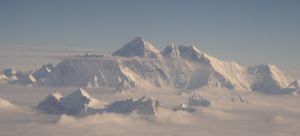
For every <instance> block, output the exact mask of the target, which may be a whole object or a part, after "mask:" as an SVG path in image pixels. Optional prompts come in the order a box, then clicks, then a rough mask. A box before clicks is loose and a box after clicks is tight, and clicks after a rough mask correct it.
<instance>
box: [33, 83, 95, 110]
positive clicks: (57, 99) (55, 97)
mask: <svg viewBox="0 0 300 136" xmlns="http://www.w3.org/2000/svg"><path fill="white" fill-rule="evenodd" d="M96 103H98V100H97V99H95V98H92V97H91V96H90V95H89V94H88V93H87V91H85V90H83V89H81V88H80V89H78V90H76V91H74V92H73V93H71V94H70V95H68V96H66V97H63V96H62V95H61V93H59V92H54V93H51V94H49V95H48V96H47V97H46V98H45V99H44V100H42V101H41V102H40V103H39V104H38V106H37V109H39V110H41V111H44V112H46V113H51V114H69V115H85V114H88V112H89V111H91V110H93V106H94V105H95V104H96Z"/></svg>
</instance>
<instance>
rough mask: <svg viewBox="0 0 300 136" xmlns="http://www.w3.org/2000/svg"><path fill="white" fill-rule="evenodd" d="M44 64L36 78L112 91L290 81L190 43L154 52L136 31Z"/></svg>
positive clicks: (267, 85) (259, 86)
mask: <svg viewBox="0 0 300 136" xmlns="http://www.w3.org/2000/svg"><path fill="white" fill-rule="evenodd" d="M49 67H50V66H48V65H46V66H44V67H42V68H41V69H40V70H39V71H37V72H35V73H34V75H38V76H39V77H42V78H38V79H37V80H38V82H37V83H38V84H40V85H48V86H83V87H92V88H95V87H96V88H98V87H110V88H115V91H125V90H127V89H130V88H133V87H145V86H148V87H169V86H172V87H176V88H185V89H198V88H202V87H213V88H227V89H240V90H256V91H262V92H272V91H275V92H276V91H278V90H282V89H284V88H286V87H287V86H288V85H289V84H290V83H291V81H290V79H289V78H288V77H286V75H285V74H284V73H283V72H282V71H280V70H279V69H278V68H276V67H275V66H272V65H259V66H253V67H249V68H245V67H243V66H241V65H239V64H237V63H236V62H229V61H221V60H218V59H217V58H214V57H212V56H209V55H207V54H206V53H204V52H201V51H200V50H199V49H197V48H196V47H195V46H183V45H181V46H175V45H174V44H171V45H169V46H167V47H166V48H165V49H164V50H163V51H162V52H159V51H158V50H157V49H156V48H155V47H153V45H152V44H150V43H149V42H147V41H145V40H144V39H142V38H141V37H138V38H136V39H134V40H133V41H131V42H130V43H128V44H126V45H125V46H124V47H123V48H121V49H119V50H117V51H116V52H115V53H113V55H112V56H109V55H108V56H107V55H106V56H104V55H94V56H89V55H87V56H76V57H73V58H68V59H64V60H63V61H62V62H60V63H59V64H58V65H56V66H55V67H54V68H51V69H50V68H49ZM37 73H39V74H37ZM36 77H37V76H36Z"/></svg>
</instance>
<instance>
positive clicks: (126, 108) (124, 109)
mask: <svg viewBox="0 0 300 136" xmlns="http://www.w3.org/2000/svg"><path fill="white" fill-rule="evenodd" d="M158 108H159V101H158V100H157V99H154V98H151V97H147V96H143V97H142V98H140V99H126V100H122V101H116V102H113V103H111V104H109V105H107V106H106V108H105V109H104V111H105V112H113V113H121V114H129V113H133V112H135V113H138V114H142V115H156V114H158Z"/></svg>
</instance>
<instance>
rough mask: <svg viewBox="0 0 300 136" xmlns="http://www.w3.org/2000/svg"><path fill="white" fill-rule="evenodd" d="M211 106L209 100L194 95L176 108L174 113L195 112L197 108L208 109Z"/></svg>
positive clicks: (196, 94)
mask: <svg viewBox="0 0 300 136" xmlns="http://www.w3.org/2000/svg"><path fill="white" fill-rule="evenodd" d="M210 105H211V102H210V101H209V100H207V99H204V98H203V97H202V96H201V95H200V94H198V93H193V94H192V96H191V97H189V98H188V99H187V101H186V102H184V103H182V104H181V105H179V106H178V107H176V108H174V109H173V110H174V111H187V112H195V111H197V107H208V106H210Z"/></svg>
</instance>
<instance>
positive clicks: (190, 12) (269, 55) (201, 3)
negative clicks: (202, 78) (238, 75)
mask: <svg viewBox="0 0 300 136" xmlns="http://www.w3.org/2000/svg"><path fill="white" fill-rule="evenodd" d="M136 36H142V37H144V38H145V39H146V40H149V41H151V42H152V43H153V44H154V45H155V46H156V47H157V48H159V49H162V48H163V47H165V46H166V45H167V44H168V43H170V42H172V41H174V42H176V43H178V44H188V45H189V44H192V43H198V47H199V48H200V50H203V51H205V52H208V53H209V54H211V55H213V56H216V57H218V58H220V59H223V60H235V61H237V62H239V63H241V64H244V65H253V64H262V63H272V64H275V65H278V66H279V67H281V68H283V69H288V70H299V71H300V56H299V54H300V53H299V51H300V44H299V43H300V0H81V1H79V0H35V1H34V0H26V1H25V0H24V1H23V0H1V1H0V46H16V45H17V46H25V47H26V46H28V47H29V46H36V47H62V48H95V49H97V50H102V51H104V52H111V51H113V50H114V49H117V48H119V47H120V46H122V45H124V44H126V43H127V42H129V41H130V40H132V39H133V38H135V37H136Z"/></svg>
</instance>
